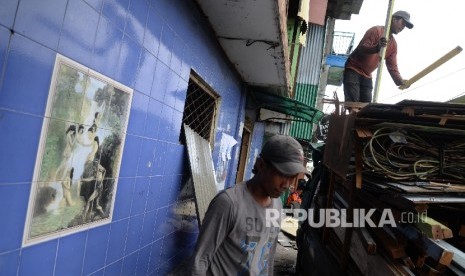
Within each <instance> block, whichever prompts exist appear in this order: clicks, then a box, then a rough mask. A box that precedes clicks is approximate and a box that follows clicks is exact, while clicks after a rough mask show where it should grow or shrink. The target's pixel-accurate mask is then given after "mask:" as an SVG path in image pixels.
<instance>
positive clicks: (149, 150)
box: [137, 138, 157, 176]
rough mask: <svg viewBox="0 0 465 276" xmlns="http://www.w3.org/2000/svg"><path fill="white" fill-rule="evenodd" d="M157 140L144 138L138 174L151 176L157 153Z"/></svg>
mask: <svg viewBox="0 0 465 276" xmlns="http://www.w3.org/2000/svg"><path fill="white" fill-rule="evenodd" d="M156 142H157V141H155V140H153V139H147V138H144V139H143V141H142V150H141V152H140V159H139V168H138V169H137V176H151V175H152V170H153V166H154V163H153V160H154V155H155V144H156Z"/></svg>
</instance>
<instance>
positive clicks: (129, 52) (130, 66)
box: [115, 35, 142, 87]
mask: <svg viewBox="0 0 465 276" xmlns="http://www.w3.org/2000/svg"><path fill="white" fill-rule="evenodd" d="M141 49H142V48H141V47H140V46H139V45H137V44H136V43H135V42H134V41H133V40H132V39H131V38H129V37H128V36H127V35H124V37H123V44H121V52H120V55H119V59H118V66H117V68H116V75H115V78H116V80H118V81H119V82H121V83H122V84H124V85H126V86H130V87H133V86H134V82H135V81H136V75H137V66H138V65H139V59H140V55H141Z"/></svg>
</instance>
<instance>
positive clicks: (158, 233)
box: [153, 207, 168, 240]
mask: <svg viewBox="0 0 465 276" xmlns="http://www.w3.org/2000/svg"><path fill="white" fill-rule="evenodd" d="M167 217H168V207H163V208H160V209H158V211H157V219H156V221H155V227H154V228H155V232H154V237H153V238H154V240H158V239H160V238H163V237H164V236H165V235H166V234H167V231H166V218H167Z"/></svg>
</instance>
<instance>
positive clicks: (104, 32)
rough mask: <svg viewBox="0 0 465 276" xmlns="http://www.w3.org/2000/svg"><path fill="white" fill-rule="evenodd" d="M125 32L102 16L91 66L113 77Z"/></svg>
mask: <svg viewBox="0 0 465 276" xmlns="http://www.w3.org/2000/svg"><path fill="white" fill-rule="evenodd" d="M122 39H123V32H122V31H120V30H118V29H117V28H116V27H115V26H114V25H113V24H111V23H110V21H108V20H107V19H106V18H104V17H102V18H100V21H99V23H98V28H97V36H96V37H95V44H94V51H93V53H92V62H91V64H92V65H91V67H92V69H94V70H95V71H97V72H99V73H102V74H103V75H105V76H107V77H110V78H113V77H114V76H115V74H116V68H117V65H118V58H117V57H118V56H119V54H120V49H121V41H122Z"/></svg>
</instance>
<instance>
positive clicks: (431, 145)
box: [362, 127, 465, 181]
mask: <svg viewBox="0 0 465 276" xmlns="http://www.w3.org/2000/svg"><path fill="white" fill-rule="evenodd" d="M439 140H440V141H439ZM362 156H363V162H364V164H365V165H366V166H367V167H368V168H369V169H370V170H371V171H372V172H373V173H374V174H377V175H382V176H386V177H388V178H391V179H394V180H415V181H417V180H422V181H425V180H426V181H437V180H438V179H442V180H444V179H448V180H458V181H465V140H456V139H452V138H451V139H449V140H446V139H436V140H434V139H431V137H428V136H427V135H424V134H423V135H420V134H418V133H414V132H409V131H407V130H402V131H400V130H395V129H392V128H386V127H384V128H379V129H377V130H376V131H375V132H374V133H373V136H372V137H371V139H370V140H369V141H368V142H366V143H365V145H364V147H363V152H362Z"/></svg>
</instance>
